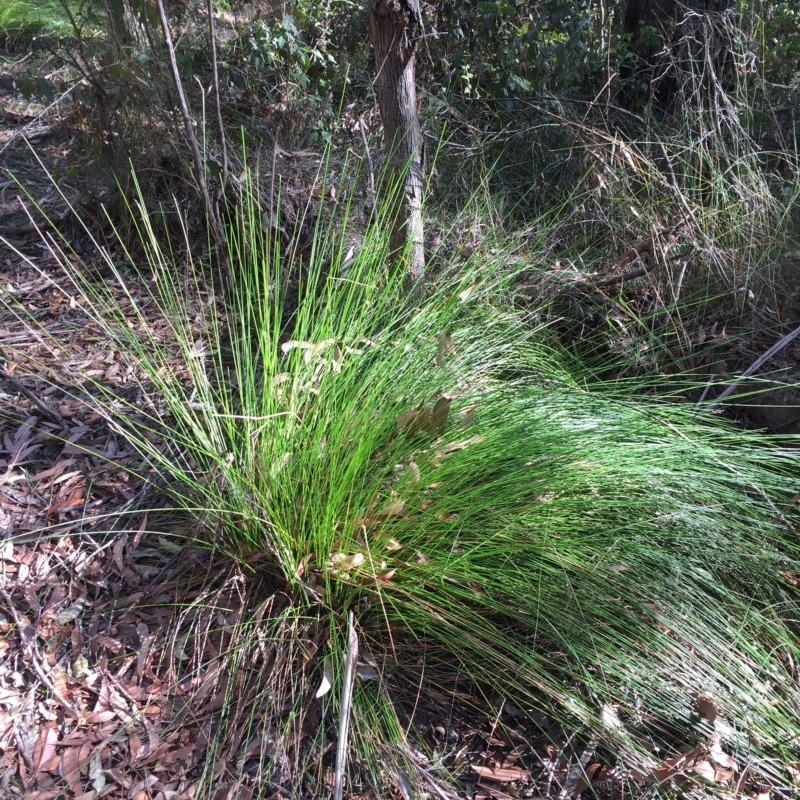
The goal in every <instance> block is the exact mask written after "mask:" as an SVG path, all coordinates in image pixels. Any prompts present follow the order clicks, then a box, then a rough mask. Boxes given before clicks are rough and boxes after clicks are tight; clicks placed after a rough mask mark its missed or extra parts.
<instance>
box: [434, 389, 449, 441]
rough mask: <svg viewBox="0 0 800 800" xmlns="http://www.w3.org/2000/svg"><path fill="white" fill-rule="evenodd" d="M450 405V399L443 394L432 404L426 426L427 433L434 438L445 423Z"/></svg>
mask: <svg viewBox="0 0 800 800" xmlns="http://www.w3.org/2000/svg"><path fill="white" fill-rule="evenodd" d="M452 405H453V401H452V399H451V398H449V397H447V396H445V395H442V396H441V397H440V398H439V399H438V400H437V401H436V403H435V404H434V406H433V411H432V412H431V418H430V425H429V428H428V433H429V434H430V435H431V436H432V437H433V438H434V439H435V438H436V437H437V436H439V435H440V434H441V433H442V431H443V430H444V426H445V425H446V424H447V417H448V416H449V415H450V406H452Z"/></svg>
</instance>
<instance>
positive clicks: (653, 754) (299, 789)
mask: <svg viewBox="0 0 800 800" xmlns="http://www.w3.org/2000/svg"><path fill="white" fill-rule="evenodd" d="M254 186H255V183H250V182H248V183H246V185H245V190H244V193H243V200H242V202H241V204H240V205H239V207H238V209H237V210H236V213H235V214H234V215H233V219H232V221H231V222H230V225H229V229H228V239H227V251H228V252H227V258H226V260H227V262H228V263H230V264H231V265H233V269H232V272H231V274H230V275H229V276H227V277H226V279H225V281H223V282H222V283H223V284H224V285H222V286H220V285H219V284H220V282H219V281H217V282H216V285H217V289H216V290H210V289H209V286H210V285H213V284H214V283H215V282H214V281H209V279H208V273H207V271H206V270H205V269H204V267H203V265H202V264H200V262H199V261H197V262H195V261H191V260H190V262H189V263H188V264H185V265H180V266H179V265H178V263H177V252H178V251H179V250H180V251H182V252H183V251H188V252H191V247H190V244H191V243H190V241H189V237H188V234H187V237H186V241H185V242H183V243H181V245H182V247H180V248H178V247H175V248H174V249H173V248H172V247H171V246H170V244H169V243H168V242H167V243H165V240H164V238H163V237H162V236H161V234H160V231H159V228H158V223H157V220H156V219H155V218H154V216H153V215H151V214H148V213H147V212H146V211H144V204H143V203H138V204H133V205H132V207H131V214H132V217H133V219H134V222H135V225H136V226H137V230H138V233H139V239H140V241H139V243H138V244H139V251H140V252H142V253H144V256H145V258H144V262H143V263H139V264H137V263H136V259H134V258H133V257H132V256H131V257H130V258H129V259H128V260H127V263H126V269H127V270H128V272H127V273H123V272H122V271H121V270H120V267H119V261H118V260H117V261H115V260H114V259H112V258H111V257H110V256H106V264H105V269H106V270H107V271H108V273H109V276H110V279H113V281H114V282H115V283H116V284H117V285H121V286H123V287H125V286H128V287H130V290H129V291H128V292H127V294H126V296H125V301H124V302H122V303H121V302H120V301H119V299H115V297H116V298H118V297H119V292H118V291H117V293H116V295H112V293H110V292H108V291H107V290H106V288H105V287H106V285H107V282H106V283H98V282H97V281H93V280H91V279H90V278H88V277H87V273H86V272H82V271H81V270H80V269H75V268H73V267H72V266H71V261H70V258H69V257H68V255H69V254H68V253H67V252H66V251H65V250H64V249H63V248H61V247H59V246H58V245H56V244H55V243H52V244H51V248H52V251H53V253H54V254H55V255H56V256H57V258H58V260H59V262H60V264H61V265H62V267H63V270H64V271H63V278H62V287H63V290H64V291H65V292H66V293H68V294H69V295H70V296H71V297H78V298H79V300H78V302H79V304H80V305H81V307H82V308H83V310H84V311H85V313H86V314H87V315H88V316H89V317H90V318H91V319H92V320H93V321H94V323H95V324H96V325H98V326H100V327H101V329H102V330H103V331H104V333H105V335H106V336H107V337H108V338H109V340H110V342H111V343H112V344H113V346H114V348H115V349H116V350H118V351H119V352H120V353H122V354H124V357H125V359H126V361H127V363H128V364H129V368H130V374H131V375H133V376H135V379H136V380H137V381H138V382H139V387H140V393H139V394H140V397H141V398H143V399H142V400H141V401H140V402H138V403H133V402H128V401H126V400H125V399H124V398H120V397H118V396H116V395H115V394H113V393H112V392H110V391H108V390H106V389H105V388H104V387H103V385H102V384H101V383H96V384H95V385H94V386H93V399H87V401H86V402H89V403H93V404H94V405H95V406H96V408H97V409H98V410H99V411H100V412H101V413H104V414H105V415H106V417H107V418H108V420H109V424H111V425H112V426H113V427H114V428H115V429H116V430H118V431H120V432H121V433H123V434H124V435H125V437H126V438H127V440H128V441H129V442H130V443H131V444H132V445H133V446H134V447H136V448H137V450H138V451H139V452H140V453H141V455H142V458H143V463H144V466H143V468H142V470H141V473H140V474H141V476H142V478H143V479H146V480H149V481H152V482H153V483H157V484H158V486H159V487H160V491H162V492H168V493H169V496H170V498H171V503H172V504H173V505H174V507H175V509H176V514H177V513H178V512H180V513H181V514H182V515H184V516H185V515H187V514H188V515H189V516H190V517H192V518H193V519H194V524H193V525H192V526H191V528H187V530H191V537H192V539H193V541H194V543H195V544H196V543H200V544H201V545H202V546H205V547H208V548H213V549H216V550H218V551H221V552H223V553H225V554H227V556H228V557H230V558H231V559H233V560H234V561H236V562H237V563H239V564H240V565H241V567H242V569H243V570H244V571H245V573H246V574H247V575H249V576H250V579H251V580H252V581H253V583H254V585H258V586H259V587H260V589H259V590H258V592H255V591H254V592H253V596H252V604H251V609H250V612H249V616H246V617H245V618H244V619H243V620H242V621H241V623H240V624H239V627H238V630H237V637H236V640H235V643H234V644H232V645H231V647H230V651H229V653H227V654H224V656H220V659H223V658H227V659H228V660H227V662H225V663H226V664H227V668H230V669H231V670H232V673H233V674H236V675H239V676H240V677H239V678H237V681H239V682H238V683H237V681H233V680H232V681H231V683H230V684H229V690H228V692H227V693H226V695H225V701H224V703H223V710H222V712H221V716H220V724H219V725H218V726H217V731H218V732H217V734H216V737H215V738H213V739H212V740H211V742H210V744H209V745H208V747H209V760H208V768H207V771H206V772H205V773H204V774H203V776H202V780H201V781H200V783H199V785H198V788H197V789H196V794H195V796H197V797H211V796H214V792H215V791H216V790H217V788H218V783H217V782H218V780H219V770H216V769H214V768H213V764H214V761H215V759H221V758H223V753H224V752H225V746H224V742H225V740H226V737H229V736H233V735H234V732H235V737H238V738H237V739H236V740H237V741H240V740H242V737H243V735H244V734H243V733H242V731H247V736H249V737H253V739H254V740H255V739H258V741H263V742H270V743H271V744H270V746H269V747H267V746H266V745H264V746H263V747H262V748H261V749H260V750H259V751H258V756H257V758H258V759H259V769H260V772H259V775H260V776H261V778H262V780H261V782H258V781H257V782H255V784H254V785H253V786H251V789H252V790H253V791H254V792H256V794H254V795H253V796H264V797H267V796H271V795H272V793H273V792H274V791H275V787H276V786H280V787H283V790H284V791H289V792H291V793H292V795H293V796H300V794H302V793H307V794H315V793H319V792H322V791H324V785H325V784H326V782H327V779H326V777H325V776H326V771H325V769H326V764H327V766H328V767H330V766H331V764H330V756H328V757H327V761H326V759H325V758H323V757H322V756H321V755H320V754H321V753H323V752H324V751H326V750H328V751H330V750H331V743H332V742H335V740H336V731H337V730H338V729H339V726H340V725H341V724H342V720H341V717H340V714H339V711H340V708H339V702H340V701H339V698H340V689H341V682H342V675H343V664H344V661H345V652H346V637H347V618H348V615H349V614H351V613H352V614H353V616H354V619H355V622H356V629H357V632H358V636H359V638H360V641H361V653H362V656H361V658H362V666H363V667H365V669H364V670H362V673H363V678H364V679H363V680H362V679H357V680H356V683H355V686H354V687H353V695H352V701H353V706H352V710H351V712H350V720H349V721H350V736H349V742H348V752H349V760H348V766H347V773H346V783H347V785H348V786H349V787H350V788H351V791H352V790H355V789H358V788H363V787H364V786H365V785H366V786H369V787H372V789H373V790H374V791H375V793H376V794H378V793H381V792H385V791H386V790H387V787H390V786H402V787H406V786H407V785H409V784H413V783H414V782H415V781H419V782H421V785H422V784H424V782H425V781H428V782H430V781H431V780H436V781H442V782H447V781H448V780H450V779H451V776H447V774H446V771H436V770H434V769H433V768H431V769H432V770H433V771H432V772H431V774H424V775H423V774H422V773H423V772H424V770H423V769H422V767H421V766H420V764H419V761H418V760H415V757H414V752H415V749H414V747H412V746H411V745H410V740H413V739H414V719H413V712H412V711H411V710H409V709H410V708H411V707H412V706H413V705H414V700H415V698H414V693H415V692H416V693H417V697H416V700H417V701H419V699H420V698H419V695H420V694H421V693H423V692H424V687H426V686H435V687H437V688H438V690H439V691H442V690H444V691H445V692H447V691H454V688H455V686H456V684H458V685H459V687H462V688H463V687H465V686H466V687H467V690H468V691H469V693H470V694H471V695H472V696H473V697H474V698H475V704H476V705H477V706H483V707H490V706H493V707H497V706H498V705H501V704H502V703H503V702H505V701H509V702H513V703H514V704H515V706H516V707H517V708H519V709H523V710H526V711H527V712H528V713H529V714H530V715H531V719H532V720H533V719H541V715H542V714H545V715H546V716H547V718H548V719H550V720H554V721H556V722H558V723H559V724H560V725H562V726H563V727H564V729H565V730H567V731H568V732H571V733H577V734H580V735H581V736H585V740H587V741H588V740H592V741H595V742H597V743H599V744H600V745H601V746H602V747H604V748H606V749H607V750H609V751H611V752H612V753H613V754H614V757H615V758H616V759H617V761H618V762H619V763H620V764H621V765H622V766H624V767H625V768H626V769H628V770H630V771H632V772H633V774H635V775H637V776H638V778H639V780H641V781H644V782H645V783H648V782H649V784H651V785H655V784H657V783H658V781H659V780H660V781H661V782H662V783H665V782H666V783H669V781H670V780H671V779H672V778H673V777H675V776H676V775H677V773H678V772H679V771H680V770H679V769H678V768H677V767H676V768H675V770H674V771H673V773H674V774H673V773H670V774H668V775H667V776H666V778H665V777H664V776H663V774H661V773H658V772H657V771H658V769H659V768H662V767H663V763H664V759H665V758H667V757H670V756H673V755H674V754H675V753H677V752H678V750H679V749H680V748H681V747H683V746H685V745H693V744H696V743H697V742H698V741H700V742H709V743H710V742H711V741H712V740H713V741H714V742H715V743H716V746H718V748H719V749H720V751H721V752H724V753H725V754H726V755H730V756H731V758H732V759H733V760H735V761H736V763H737V764H738V765H739V766H738V769H739V772H738V775H737V777H734V778H733V779H732V780H737V779H738V778H740V777H741V776H742V774H743V771H744V770H745V769H746V770H747V771H748V772H747V775H748V776H749V780H753V781H757V782H761V783H764V784H770V785H778V784H781V783H785V782H786V774H787V773H786V769H787V766H786V765H787V764H789V763H790V762H791V761H792V760H793V759H794V760H796V753H797V752H798V748H800V729H798V725H797V721H796V713H795V711H796V709H797V707H798V705H799V704H800V687H798V684H797V681H796V675H795V665H796V664H797V663H798V661H799V660H800V652H798V651H799V650H800V647H799V646H798V632H799V631H798V627H799V625H798V619H797V613H796V609H797V601H798V588H797V586H798V583H800V581H798V578H797V563H798V555H800V553H798V544H797V537H796V530H795V522H796V509H795V503H796V496H795V491H796V481H797V466H798V465H797V458H796V455H795V454H794V453H793V452H792V451H791V450H788V449H786V447H785V446H782V445H780V444H779V443H777V442H773V441H771V440H769V439H768V438H765V437H762V436H760V435H758V434H754V433H749V432H744V431H740V430H736V429H734V428H733V427H731V426H730V425H729V424H727V423H726V422H725V421H724V420H722V419H720V418H718V417H716V416H713V415H703V414H700V413H698V412H697V411H696V410H695V408H694V407H693V406H691V405H688V404H682V403H681V402H679V400H678V399H676V398H675V397H673V396H670V397H664V398H659V397H658V396H657V395H656V394H654V393H653V392H649V393H646V392H641V391H639V390H640V389H642V388H647V387H646V385H640V386H638V387H631V386H630V385H628V384H614V383H604V382H601V381H598V380H596V379H592V378H591V373H589V372H582V371H581V369H580V365H579V364H576V362H575V359H574V358H570V359H567V358H565V357H564V355H563V354H562V353H560V352H559V349H558V346H557V345H556V344H554V342H553V340H552V338H551V337H549V336H548V335H547V333H546V331H544V330H543V329H542V328H541V327H537V326H536V325H533V324H531V323H530V321H529V318H528V317H523V316H521V315H520V314H518V313H517V312H516V311H515V310H514V308H513V307H512V305H511V303H510V301H509V299H510V297H511V296H512V295H513V292H514V290H515V289H514V287H515V286H518V284H519V280H520V268H519V267H513V266H510V265H512V264H513V263H514V262H513V260H512V259H510V258H508V252H507V250H504V248H503V243H502V241H498V242H495V243H494V244H493V246H492V247H491V248H490V249H489V250H488V252H481V255H480V257H478V255H477V254H476V255H473V257H472V258H470V259H469V260H467V261H466V262H465V263H460V262H459V261H457V260H456V259H454V260H453V261H452V262H451V263H445V264H443V265H442V266H441V268H440V270H439V274H438V275H437V276H436V278H435V279H432V280H433V283H432V286H431V287H430V291H429V292H428V293H427V295H426V296H425V297H424V298H422V299H420V300H412V299H410V298H409V297H408V296H407V295H406V294H404V289H403V283H404V282H403V276H402V275H393V274H391V273H389V272H388V271H387V268H386V263H387V252H388V250H387V248H388V243H387V241H386V237H385V236H384V235H383V234H382V232H381V231H382V229H383V228H385V227H386V226H381V225H380V224H377V225H375V226H374V228H373V229H372V231H371V232H368V233H367V234H365V235H364V236H363V238H362V240H361V242H360V246H359V248H358V250H357V252H356V253H355V255H354V257H353V258H345V253H346V252H347V251H348V249H349V238H348V237H349V232H348V231H347V225H346V224H345V225H344V226H342V225H339V226H338V227H337V226H335V225H334V224H333V223H331V224H330V225H329V226H325V225H324V224H322V223H320V224H319V225H318V228H317V231H316V236H315V243H314V246H313V249H312V250H311V252H310V254H306V255H305V256H302V257H301V256H300V254H298V253H294V252H292V251H291V247H289V248H288V249H286V248H283V249H282V247H281V243H280V241H281V240H279V239H277V238H276V237H275V236H274V235H273V231H272V229H269V228H265V227H264V225H263V218H264V215H263V209H261V208H260V205H259V201H258V197H257V192H256V190H255V188H254ZM351 199H352V195H347V194H346V193H345V196H344V199H343V200H342V201H340V202H341V207H339V208H338V209H337V210H336V215H337V218H338V219H339V220H341V219H345V220H347V219H348V216H349V213H350V209H349V206H348V203H349V202H350V200H351ZM54 241H55V240H51V242H54ZM120 244H121V245H124V243H120ZM102 252H103V251H102V249H101V253H102ZM528 268H529V267H528ZM137 272H139V273H140V274H141V277H142V279H141V280H139V279H138V278H136V277H135V276H136V273H137ZM132 275H133V276H134V277H133V278H132V277H131V276H132ZM134 285H135V287H136V290H135V291H134V288H133V287H134ZM290 288H291V292H290ZM7 302H9V303H10V302H11V301H10V300H7ZM154 308H155V309H157V315H158V319H159V321H160V324H159V326H158V327H157V328H156V327H154V326H153V324H152V315H153V314H154V313H155V312H154V311H153V309H154ZM14 311H15V313H17V314H19V315H23V314H24V310H23V309H21V308H18V307H15V308H14ZM30 324H31V325H33V324H35V323H34V322H33V321H31V322H30ZM165 330H166V331H167V334H165ZM40 333H41V335H45V333H43V332H40ZM259 592H260V594H259ZM254 648H255V649H254ZM258 648H261V650H259V652H262V658H261V660H260V661H259V662H258V663H259V664H260V666H259V667H258V668H257V669H256V670H254V672H253V674H252V675H251V678H252V683H251V691H250V692H249V693H248V694H247V698H248V700H247V702H246V703H245V702H243V700H242V698H243V696H244V695H243V694H242V691H243V690H242V688H241V680H244V679H243V678H241V675H242V674H244V673H246V672H247V669H248V658H250V656H249V655H248V653H253V652H255V651H256V650H257V649H258ZM266 651H268V652H269V654H270V655H269V656H268V657H267V656H264V655H263V653H264V652H266ZM221 663H222V662H221ZM367 667H369V668H368V669H367ZM220 668H221V667H220ZM253 686H255V687H256V688H255V690H254V691H252V687H253ZM409 687H415V688H412V690H411V696H410V697H409ZM423 699H424V698H423ZM701 700H703V702H705V705H706V707H707V706H708V704H709V703H711V704H713V707H714V710H715V711H714V715H713V716H714V717H715V718H716V720H715V721H714V722H713V723H712V721H711V718H710V716H709V715H708V714H706V715H705V716H703V715H700V716H698V707H699V706H698V704H699V703H700V704H701V705H702V703H701ZM709 726H711V728H709ZM665 731H669V732H670V733H669V734H667V733H665ZM259 737H260V738H259ZM239 763H240V765H241V762H239ZM672 763H673V764H674V763H677V762H675V761H673V762H672ZM655 775H661V777H660V778H658V779H657V778H656V777H654V776H655ZM698 781H700V783H695V784H694V786H695V788H697V787H698V786H700V788H701V789H702V790H703V791H714V790H715V789H720V790H724V789H725V786H724V785H721V784H720V785H717V786H715V784H714V783H713V781H712V782H709V783H706V784H703V783H702V780H701V779H698ZM729 785H730V784H729ZM684 788H686V787H684ZM403 791H407V790H406V788H403Z"/></svg>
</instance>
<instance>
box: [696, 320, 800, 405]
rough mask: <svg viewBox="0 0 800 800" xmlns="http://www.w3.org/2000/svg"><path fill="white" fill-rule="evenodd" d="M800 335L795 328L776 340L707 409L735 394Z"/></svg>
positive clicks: (798, 330) (799, 329) (799, 330)
mask: <svg viewBox="0 0 800 800" xmlns="http://www.w3.org/2000/svg"><path fill="white" fill-rule="evenodd" d="M798 336H800V328H795V329H794V330H793V331H792V332H791V333H787V334H786V336H784V337H783V338H782V339H780V340H779V341H777V342H775V344H774V345H772V347H770V348H769V350H767V352H766V353H764V354H763V355H762V356H760V357H759V358H757V359H756V360H755V361H754V362H753V363H752V364H751V365H750V366H749V367H748V368H747V369H746V370H745V371H744V372H743V373H742V374H741V375H740V376H739V377H738V378H736V379H735V380H734V381H733V382H732V383H731V384H730V385H729V386H728V388H727V389H725V391H724V392H723V393H722V394H721V395H720V396H719V397H717V398H715V399H714V400H712V401H711V402H710V403H709V404H708V405H707V406H705V410H706V411H712V410H713V409H715V408H716V407H717V406H718V405H719V404H720V403H721V402H722V401H723V400H724V399H725V398H726V397H728V395H731V394H733V392H735V391H736V387H737V386H738V385H739V384H740V383H741V382H742V381H745V380H747V379H748V378H749V377H750V376H751V375H752V374H753V373H754V372H755V371H756V370H757V369H758V368H759V367H760V366H761V365H762V364H763V363H764V362H765V361H769V359H770V358H772V356H774V355H775V353H777V352H779V351H781V350H783V348H784V347H786V345H787V344H789V343H790V342H793V341H794V340H795V339H796V338H797V337H798Z"/></svg>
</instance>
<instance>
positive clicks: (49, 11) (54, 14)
mask: <svg viewBox="0 0 800 800" xmlns="http://www.w3.org/2000/svg"><path fill="white" fill-rule="evenodd" d="M70 30H71V29H70V25H69V20H68V19H67V16H66V14H65V13H64V9H63V7H62V6H61V3H59V2H58V0H4V2H3V3H2V4H0V37H9V38H17V39H28V38H31V37H33V36H38V35H55V36H57V35H62V34H67V33H69V32H70Z"/></svg>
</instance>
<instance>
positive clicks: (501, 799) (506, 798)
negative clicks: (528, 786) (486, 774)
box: [475, 781, 515, 800]
mask: <svg viewBox="0 0 800 800" xmlns="http://www.w3.org/2000/svg"><path fill="white" fill-rule="evenodd" d="M475 785H476V786H477V787H478V788H479V789H484V790H486V791H484V792H477V793H476V794H475V800H478V798H485V799H486V800H515V798H514V797H512V796H511V795H510V794H506V793H505V792H501V791H500V790H499V789H498V788H497V787H496V786H486V785H485V784H482V783H480V781H479V782H478V783H477V784H475Z"/></svg>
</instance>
